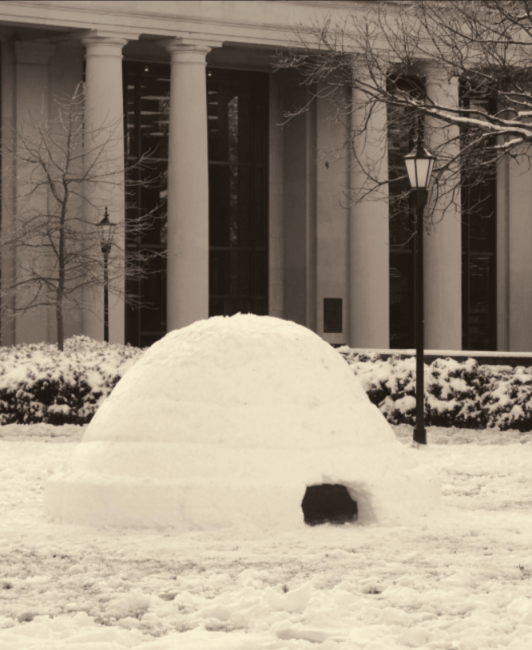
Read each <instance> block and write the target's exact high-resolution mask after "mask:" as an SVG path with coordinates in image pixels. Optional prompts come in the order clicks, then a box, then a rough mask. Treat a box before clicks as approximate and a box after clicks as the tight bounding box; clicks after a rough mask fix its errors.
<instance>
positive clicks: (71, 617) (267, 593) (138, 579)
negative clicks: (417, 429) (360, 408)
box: [0, 425, 532, 650]
mask: <svg viewBox="0 0 532 650" xmlns="http://www.w3.org/2000/svg"><path fill="white" fill-rule="evenodd" d="M395 430H396V432H397V433H398V435H399V437H400V439H401V440H402V441H403V442H404V443H405V444H409V441H410V438H411V429H410V428H409V427H406V426H401V427H395ZM82 431H83V428H82V427H74V426H64V427H53V426H51V425H30V426H22V425H8V426H4V427H0V458H1V459H2V462H1V465H0V567H1V573H0V650H30V649H42V648H46V649H50V650H67V649H68V650H89V649H90V650H117V649H121V648H142V650H173V649H176V648H178V649H179V650H211V649H212V650H236V649H239V650H254V649H267V650H274V649H285V648H286V649H287V650H291V649H297V650H303V649H308V648H322V649H323V650H337V649H338V650H339V649H341V648H342V649H343V648H345V649H354V650H358V649H362V648H368V649H372V650H377V649H382V650H393V649H394V648H405V647H407V648H408V647H410V648H441V649H445V650H454V649H458V650H476V649H478V650H484V649H486V648H508V649H510V650H530V648H532V488H531V482H532V434H530V433H525V434H519V433H517V432H511V431H507V432H504V433H499V432H497V431H494V430H488V431H468V430H454V431H450V430H445V429H439V430H438V429H429V434H428V438H429V443H430V444H429V446H428V447H427V448H425V449H420V450H419V451H418V452H417V453H419V455H420V457H421V458H422V461H423V462H425V463H427V464H430V465H433V466H434V467H436V468H437V469H438V471H439V472H440V475H441V478H442V485H443V497H444V504H445V514H444V516H443V517H441V518H440V519H439V520H435V521H432V520H431V521H427V523H426V524H424V525H422V526H420V527H411V528H408V527H400V526H399V527H393V528H382V527H376V526H367V527H363V526H357V525H344V526H338V527H334V526H321V527H314V528H310V527H305V528H304V529H302V530H301V531H300V532H290V533H275V534H274V533H271V534H269V535H264V534H259V533H258V532H257V531H256V530H253V529H245V530H244V529H240V530H226V531H224V532H202V531H198V532H192V533H184V534H173V533H168V532H158V531H155V530H145V531H142V532H138V531H123V530H122V531H120V530H98V529H90V528H83V527H81V526H68V525H60V524H57V523H51V522H49V521H46V520H45V519H44V517H43V514H42V492H43V486H44V482H45V481H46V478H47V477H48V475H49V474H50V473H51V472H53V471H54V470H55V469H56V468H57V467H58V466H59V465H60V464H62V463H63V462H64V461H65V460H66V458H67V457H68V456H69V455H70V454H71V453H72V450H73V448H74V446H75V445H76V444H77V442H78V440H79V438H80V436H81V433H82ZM397 499H401V494H397Z"/></svg>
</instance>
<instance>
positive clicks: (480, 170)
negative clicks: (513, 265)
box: [461, 82, 497, 350]
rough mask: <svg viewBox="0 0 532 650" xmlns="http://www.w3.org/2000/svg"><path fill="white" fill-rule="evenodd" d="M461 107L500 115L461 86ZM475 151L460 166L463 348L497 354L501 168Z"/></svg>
mask: <svg viewBox="0 0 532 650" xmlns="http://www.w3.org/2000/svg"><path fill="white" fill-rule="evenodd" d="M461 93H462V97H461V105H462V106H463V107H464V108H478V109H480V110H481V111H484V112H487V113H493V112H495V110H496V103H495V102H494V101H493V99H491V98H486V97H479V96H476V90H475V88H472V87H471V86H470V85H467V83H465V82H464V83H463V84H462V85H461ZM477 135H478V134H477V133H476V132H475V131H472V130H471V129H469V128H463V129H462V131H461V140H462V148H463V149H465V146H466V145H467V144H468V142H469V141H470V140H472V139H474V138H476V137H477ZM492 145H493V141H491V142H490V141H488V140H484V147H480V148H478V147H477V148H476V149H475V150H474V156H475V158H474V160H469V159H464V160H463V161H462V162H463V164H462V253H463V255H462V347H463V348H464V349H465V350H495V349H496V347H497V336H496V322H497V321H496V319H497V297H496V278H495V268H496V248H497V243H496V233H497V224H496V205H497V202H496V201H497V166H496V163H495V161H494V159H493V152H492V151H491V150H490V147H491V146H492Z"/></svg>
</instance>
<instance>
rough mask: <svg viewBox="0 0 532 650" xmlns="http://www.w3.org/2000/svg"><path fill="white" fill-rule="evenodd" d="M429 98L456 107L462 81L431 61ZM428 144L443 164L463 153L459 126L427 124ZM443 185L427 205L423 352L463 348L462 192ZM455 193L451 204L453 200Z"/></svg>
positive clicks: (427, 83) (428, 67)
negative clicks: (460, 144) (428, 220)
mask: <svg viewBox="0 0 532 650" xmlns="http://www.w3.org/2000/svg"><path fill="white" fill-rule="evenodd" d="M423 71H424V73H425V75H426V80H425V86H426V93H427V97H428V99H429V100H430V101H432V102H434V104H436V105H438V106H443V107H446V106H447V107H449V108H456V107H458V99H459V98H458V79H457V77H451V76H450V75H449V71H448V70H445V69H442V68H441V67H440V66H437V65H434V64H431V63H427V64H425V65H424V66H423ZM425 130H426V134H425V145H426V146H427V147H428V148H429V149H430V150H431V151H432V152H433V153H434V154H436V155H437V156H438V158H439V161H437V163H436V164H438V162H440V163H441V162H443V160H445V159H447V160H450V159H451V157H453V156H455V155H456V154H457V153H458V151H459V140H458V136H459V127H457V126H449V125H445V124H444V123H443V122H442V121H441V120H438V119H437V118H433V117H430V118H427V119H426V122H425ZM450 183H451V181H449V187H448V188H447V187H445V185H444V184H442V186H441V190H442V191H441V192H440V197H441V198H440V199H438V200H437V201H436V203H434V202H433V203H429V206H428V210H429V211H430V212H429V217H430V222H431V225H430V227H429V232H428V236H427V234H425V259H424V276H425V277H424V279H425V294H424V295H425V348H426V349H428V350H461V349H462V249H461V245H462V244H461V241H462V225H461V210H460V189H459V188H458V187H457V188H456V189H455V190H454V193H453V192H452V190H451V184H450ZM451 195H452V201H451V200H450V197H451Z"/></svg>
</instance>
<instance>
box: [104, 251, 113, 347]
mask: <svg viewBox="0 0 532 650" xmlns="http://www.w3.org/2000/svg"><path fill="white" fill-rule="evenodd" d="M110 250H111V246H110V245H109V244H102V253H103V340H104V341H105V342H106V343H109V251H110Z"/></svg>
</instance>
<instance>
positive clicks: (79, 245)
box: [0, 85, 156, 350]
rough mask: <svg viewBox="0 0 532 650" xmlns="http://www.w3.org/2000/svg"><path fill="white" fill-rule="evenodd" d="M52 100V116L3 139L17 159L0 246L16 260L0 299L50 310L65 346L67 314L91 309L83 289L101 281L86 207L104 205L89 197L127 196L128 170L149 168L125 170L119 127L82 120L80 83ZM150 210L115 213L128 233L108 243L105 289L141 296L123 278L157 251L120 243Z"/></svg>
mask: <svg viewBox="0 0 532 650" xmlns="http://www.w3.org/2000/svg"><path fill="white" fill-rule="evenodd" d="M56 102H57V107H56V109H57V110H56V114H57V117H56V118H55V119H53V120H47V121H45V122H44V123H40V122H37V121H35V120H31V121H30V122H28V124H26V125H25V126H24V128H23V129H21V130H20V131H18V132H16V133H15V134H7V135H4V137H3V142H2V145H3V147H4V150H5V151H7V152H8V153H10V154H11V157H12V159H13V160H14V162H15V164H16V179H17V195H16V212H15V214H12V215H9V217H10V218H6V215H4V219H3V223H2V231H1V247H2V252H3V254H8V255H12V256H13V258H14V259H16V263H15V264H14V269H13V272H12V273H11V274H8V275H7V276H6V274H4V277H3V278H2V289H1V294H0V297H1V308H2V312H3V313H4V314H8V315H10V316H14V315H16V314H17V313H21V312H22V313H23V312H27V311H28V310H32V309H36V308H43V307H48V308H52V309H53V310H54V311H55V319H56V324H57V341H58V347H59V349H61V350H62V349H63V340H64V315H65V312H66V311H67V310H69V309H76V308H77V309H79V308H85V309H87V308H89V307H90V305H89V302H90V301H87V295H89V294H90V292H91V291H92V290H94V289H98V288H101V287H102V286H103V284H104V257H103V255H102V250H101V247H100V235H99V232H98V227H97V223H96V222H95V221H93V220H91V219H90V218H88V217H87V214H88V211H87V210H86V208H87V206H88V205H90V207H91V208H92V209H93V211H94V209H96V210H97V211H96V214H99V215H100V217H103V206H96V205H94V202H93V200H92V199H91V198H90V197H94V196H98V195H99V194H101V195H103V196H106V195H109V194H110V192H109V189H110V188H111V189H112V188H113V187H114V188H115V189H116V187H117V185H118V186H120V188H121V190H122V191H125V193H126V198H127V196H128V194H129V193H130V192H128V190H131V189H132V186H133V185H134V184H135V182H134V181H132V180H131V179H132V178H134V176H135V175H134V174H133V173H132V172H133V171H134V169H135V168H138V167H139V166H141V167H145V166H147V165H148V166H149V156H146V157H143V158H141V159H140V160H137V161H135V162H134V163H132V164H130V165H129V166H128V165H127V164H126V169H125V175H124V173H123V172H122V170H123V169H124V167H123V164H124V163H123V160H124V156H123V142H122V139H121V137H120V135H117V129H116V125H106V126H104V127H102V128H101V129H97V130H94V132H87V130H86V128H85V126H84V97H83V90H82V86H81V85H80V86H78V87H77V88H76V90H75V92H74V94H73V96H72V97H69V98H67V99H66V100H64V101H63V100H56ZM117 138H119V139H120V140H121V144H120V145H119V146H117ZM116 170H120V173H117V172H116ZM124 177H125V179H126V180H125V181H124ZM144 177H146V175H144ZM155 180H156V179H155ZM153 182H155V181H153ZM142 183H143V184H146V181H143V182H142ZM111 194H112V192H111ZM109 210H110V211H111V210H112V206H111V205H110V206H109ZM136 212H138V211H136ZM152 216H153V215H152V213H150V214H144V215H140V216H138V214H137V216H135V217H132V218H128V220H127V223H124V220H123V219H122V220H121V219H118V220H117V219H116V215H114V219H112V220H113V221H114V222H115V223H116V225H117V228H118V230H122V232H124V230H125V235H126V236H125V237H124V236H121V237H117V238H115V241H114V242H113V247H112V251H111V254H110V255H109V257H108V289H109V292H110V293H112V294H115V295H118V296H120V297H121V298H123V299H124V300H125V301H126V302H127V303H131V302H132V301H134V300H135V301H137V302H138V299H137V298H135V297H134V296H131V295H129V294H126V292H125V289H124V287H125V280H127V279H130V278H141V277H143V276H144V275H145V273H146V272H147V271H146V268H147V263H148V262H149V259H150V258H151V257H152V256H154V255H155V253H154V252H153V251H148V250H144V249H142V248H139V247H138V246H125V242H126V241H138V240H139V239H140V236H141V234H142V233H143V232H144V231H146V229H148V228H150V227H151V226H152ZM126 248H127V249H128V250H127V255H126Z"/></svg>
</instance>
